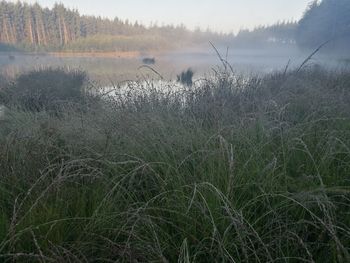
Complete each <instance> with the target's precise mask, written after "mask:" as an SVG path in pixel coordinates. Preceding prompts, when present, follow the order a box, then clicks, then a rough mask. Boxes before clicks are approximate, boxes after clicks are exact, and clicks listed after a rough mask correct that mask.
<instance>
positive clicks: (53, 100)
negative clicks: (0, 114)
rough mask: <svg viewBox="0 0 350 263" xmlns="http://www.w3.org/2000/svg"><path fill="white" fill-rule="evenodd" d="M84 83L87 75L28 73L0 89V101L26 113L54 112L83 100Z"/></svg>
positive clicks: (47, 72)
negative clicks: (27, 111)
mask: <svg viewBox="0 0 350 263" xmlns="http://www.w3.org/2000/svg"><path fill="white" fill-rule="evenodd" d="M85 81H86V74H85V73H84V72H81V71H71V72H68V71H65V70H63V69H45V70H38V71H31V72H28V73H25V74H22V75H20V76H19V77H18V78H17V79H16V80H15V81H14V82H9V83H8V84H7V85H4V87H3V88H2V89H1V90H0V98H1V101H0V102H1V103H2V104H4V105H6V106H8V107H11V106H17V107H20V108H21V109H24V110H29V111H36V112H37V111H43V110H47V111H52V110H54V111H57V110H58V109H59V108H60V107H61V106H62V105H64V104H67V103H82V102H83V101H84V99H85V95H86V94H85V91H84V84H86V83H85Z"/></svg>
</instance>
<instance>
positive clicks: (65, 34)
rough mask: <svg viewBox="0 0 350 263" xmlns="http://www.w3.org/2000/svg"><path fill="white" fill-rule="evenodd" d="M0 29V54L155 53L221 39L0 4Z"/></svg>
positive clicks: (36, 6) (59, 9)
mask: <svg viewBox="0 0 350 263" xmlns="http://www.w3.org/2000/svg"><path fill="white" fill-rule="evenodd" d="M0 28H1V30H0V50H11V49H13V50H15V49H19V50H25V51H52V50H54V51H56V50H69V51H77V50H79V51H130V50H147V49H152V50H155V49H157V50H159V49H165V48H175V47H177V46H182V45H187V46H188V45H189V44H190V43H192V44H196V43H207V42H208V41H209V39H220V38H222V37H223V35H222V34H218V33H212V32H210V31H207V32H201V31H199V30H197V31H194V32H192V31H189V30H187V29H186V28H185V27H184V26H183V25H178V26H172V25H168V26H158V25H157V24H153V25H151V26H149V27H146V26H144V25H140V24H139V23H137V22H134V23H131V22H129V21H128V20H126V21H122V20H120V19H118V18H115V19H114V20H111V19H107V18H102V17H94V16H86V15H80V14H79V12H78V11H77V10H71V9H68V8H66V7H65V6H64V5H62V4H55V6H54V7H53V8H52V9H49V8H43V7H41V6H40V5H39V4H37V3H36V4H33V5H30V4H27V3H21V2H16V3H11V2H6V1H2V2H0Z"/></svg>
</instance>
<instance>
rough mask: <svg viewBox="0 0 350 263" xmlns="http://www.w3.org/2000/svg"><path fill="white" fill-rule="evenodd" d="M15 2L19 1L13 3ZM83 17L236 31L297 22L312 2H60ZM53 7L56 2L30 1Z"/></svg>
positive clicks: (300, 0)
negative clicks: (289, 21)
mask: <svg viewBox="0 0 350 263" xmlns="http://www.w3.org/2000/svg"><path fill="white" fill-rule="evenodd" d="M12 1H16V0H12ZM58 1H59V2H61V3H63V4H64V5H65V6H67V7H70V8H76V9H78V10H79V12H80V13H81V14H89V15H100V16H102V17H109V18H114V17H118V18H121V19H129V20H130V21H133V22H134V21H138V22H141V23H143V24H145V25H149V24H150V23H151V22H153V23H154V22H157V24H158V25H162V24H174V25H179V24H181V23H183V24H184V25H185V26H186V27H188V28H190V29H195V28H197V27H199V28H201V29H207V28H210V29H212V30H215V31H222V32H237V31H238V30H239V29H242V28H250V29H251V28H254V27H255V26H257V25H270V24H273V23H275V22H277V21H282V20H298V19H299V18H300V17H301V16H302V14H303V12H304V10H305V9H306V7H307V5H308V3H309V2H311V0H58ZM26 2H38V3H39V4H41V5H43V6H48V7H52V6H53V4H54V3H55V2H57V0H37V1H35V0H27V1H26Z"/></svg>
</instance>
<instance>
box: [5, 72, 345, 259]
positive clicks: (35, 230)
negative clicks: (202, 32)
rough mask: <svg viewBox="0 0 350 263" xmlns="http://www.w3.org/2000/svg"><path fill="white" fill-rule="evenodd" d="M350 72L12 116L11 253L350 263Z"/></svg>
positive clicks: (165, 91) (219, 76) (230, 79)
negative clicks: (54, 112)
mask: <svg viewBox="0 0 350 263" xmlns="http://www.w3.org/2000/svg"><path fill="white" fill-rule="evenodd" d="M349 85H350V75H349V74H348V72H327V71H324V70H322V69H317V68H316V69H308V70H302V71H300V72H298V73H297V72H287V73H284V72H282V73H275V74H272V75H269V76H266V77H263V78H256V77H251V78H243V77H240V76H237V75H233V74H231V73H230V72H227V71H224V72H217V73H215V74H214V75H213V76H212V77H211V78H208V79H206V80H203V81H202V82H201V83H198V84H197V83H196V86H193V87H192V88H190V89H188V88H181V87H168V86H169V84H167V85H164V86H161V87H158V88H157V86H156V85H154V84H152V83H144V82H140V83H130V84H129V87H128V88H126V89H124V88H118V89H116V90H115V96H112V97H108V98H107V97H105V105H104V107H99V108H96V107H94V106H91V108H88V109H87V111H85V112H83V113H82V112H81V111H76V110H74V109H70V108H69V107H66V108H65V111H64V112H63V114H62V115H61V116H56V115H48V114H47V113H46V112H39V113H37V112H28V111H21V110H16V109H12V110H9V112H8V115H9V118H8V119H7V121H6V122H5V123H1V125H0V257H1V260H3V261H4V262H291V263H293V262H349V259H350V258H349V242H350V235H349V233H350V228H349V226H350V215H349V209H350V203H349V198H350V190H349V189H350V184H349V176H348V175H349V172H350V151H349V149H350V133H349V131H350V105H349V103H348V102H349V99H350V91H349V89H348V87H349Z"/></svg>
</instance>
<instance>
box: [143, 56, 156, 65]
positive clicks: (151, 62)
mask: <svg viewBox="0 0 350 263" xmlns="http://www.w3.org/2000/svg"><path fill="white" fill-rule="evenodd" d="M142 63H143V64H146V65H154V64H156V59H155V58H144V59H142Z"/></svg>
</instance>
